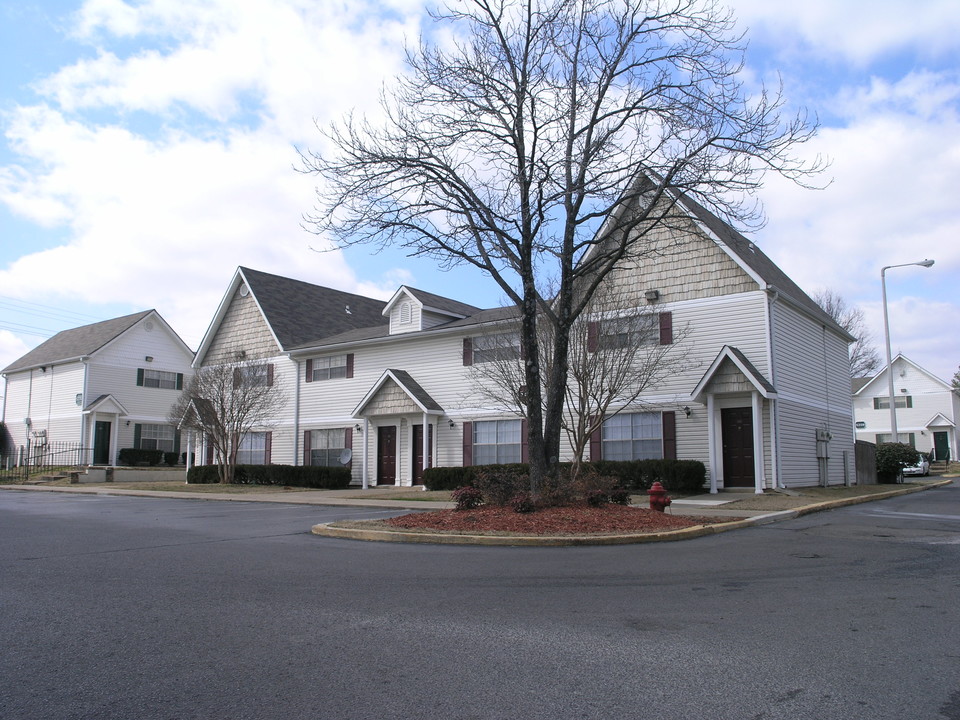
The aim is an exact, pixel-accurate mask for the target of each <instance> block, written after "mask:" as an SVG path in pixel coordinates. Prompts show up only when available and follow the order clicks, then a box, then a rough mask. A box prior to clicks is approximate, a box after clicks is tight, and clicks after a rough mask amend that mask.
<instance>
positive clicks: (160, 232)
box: [0, 0, 960, 379]
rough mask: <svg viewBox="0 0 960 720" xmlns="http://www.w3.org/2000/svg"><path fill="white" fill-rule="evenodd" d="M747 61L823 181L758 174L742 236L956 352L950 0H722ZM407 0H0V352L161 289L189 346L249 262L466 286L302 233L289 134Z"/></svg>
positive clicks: (808, 284)
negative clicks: (759, 222)
mask: <svg viewBox="0 0 960 720" xmlns="http://www.w3.org/2000/svg"><path fill="white" fill-rule="evenodd" d="M728 4H729V5H730V7H731V8H732V9H733V10H734V12H735V14H736V16H737V17H738V19H739V22H740V27H741V28H742V29H744V30H746V32H747V34H748V39H749V41H750V51H749V53H748V56H747V67H746V69H745V71H746V74H745V78H746V80H747V83H748V84H749V85H755V84H756V83H758V82H759V81H760V80H763V81H765V82H768V83H769V82H777V81H778V77H779V79H780V80H782V82H783V87H784V93H785V95H786V96H787V97H788V99H789V100H790V102H791V103H792V104H793V105H794V106H796V107H800V106H803V107H806V108H807V109H808V110H810V111H811V112H813V113H815V114H817V115H818V116H819V118H820V121H821V124H822V129H821V132H820V133H819V135H818V137H817V139H816V140H814V141H813V142H812V143H810V144H809V146H808V147H806V148H804V150H803V152H804V153H807V152H809V153H811V154H816V153H821V154H823V155H826V156H828V157H829V158H830V160H831V162H832V165H831V168H830V169H829V170H828V171H827V173H826V176H825V180H827V181H829V184H828V185H827V187H826V188H825V189H822V190H805V189H802V188H798V187H796V186H794V185H791V184H790V183H787V182H784V181H780V180H776V179H771V181H770V182H769V183H768V185H767V186H766V188H765V189H764V190H763V192H762V194H761V196H760V198H761V200H762V201H763V203H764V205H765V209H766V213H767V215H768V218H769V222H768V224H767V225H766V227H765V228H763V229H762V230H761V231H759V232H757V233H755V234H754V235H753V238H754V239H755V241H756V242H757V243H758V245H759V246H760V247H761V248H763V250H764V251H765V252H766V253H767V254H768V255H770V256H771V257H772V258H773V259H774V260H775V261H776V262H777V263H778V264H780V266H781V267H782V268H783V269H784V270H785V271H786V272H787V274H789V275H790V276H791V277H792V278H793V279H794V280H795V281H796V282H797V283H798V284H800V285H801V287H803V288H804V289H806V290H807V291H809V292H814V291H816V290H818V289H820V288H825V287H829V288H832V289H834V290H837V291H838V292H840V293H841V294H842V295H843V296H844V297H845V298H846V299H847V300H848V301H849V302H852V303H854V304H856V305H858V306H860V307H861V308H862V309H863V310H864V312H865V314H866V317H867V321H868V324H869V327H870V330H871V331H872V333H873V336H874V339H875V341H876V344H877V346H878V348H879V347H882V340H883V329H882V311H881V303H880V268H881V267H882V266H884V265H893V264H898V263H906V262H914V261H918V260H922V259H924V258H928V257H929V258H933V259H935V260H936V265H934V267H933V268H931V269H929V270H925V269H923V268H919V267H906V268H898V269H895V270H891V271H889V273H888V294H889V305H890V312H891V334H892V337H893V347H894V352H897V351H898V350H899V351H903V352H904V353H905V354H906V355H908V356H909V357H911V358H912V359H913V360H915V361H916V362H918V363H919V364H920V365H921V366H923V367H925V368H927V369H928V370H930V371H932V372H934V373H935V374H937V375H939V376H940V377H943V378H944V379H949V377H950V376H951V375H952V374H953V372H954V371H955V370H956V368H957V366H958V364H960V333H958V332H957V331H956V327H957V321H958V319H960V292H958V289H957V286H958V284H960V282H958V281H960V202H958V198H960V191H958V190H957V188H960V112H958V111H960V72H958V68H960V10H958V9H957V6H956V2H955V0H943V1H938V0H919V1H918V2H915V3H912V4H911V5H910V6H909V9H908V10H906V9H905V7H904V5H903V4H902V3H901V2H893V1H892V0H874V1H872V2H869V3H868V2H859V1H858V0H845V1H844V2H837V1H836V0H810V1H808V2H804V3H780V2H769V0H733V1H731V2H730V3H728ZM422 22H424V14H423V6H422V4H421V3H420V2H417V1H416V0H386V1H385V2H374V1H368V0H354V1H353V2H350V3H343V2H338V1H334V0H246V1H245V2H236V1H235V0H208V1H206V2H197V1H196V0H146V1H144V2H123V1H122V0H88V1H86V2H81V1H79V0H74V1H69V0H42V2H31V1H30V0H0V367H3V366H5V365H7V364H9V363H10V362H11V361H13V360H14V359H16V358H17V357H19V356H20V355H22V354H23V353H24V352H26V351H27V350H28V349H30V348H32V347H34V346H35V345H37V344H38V343H40V342H42V341H43V339H45V337H48V336H50V335H52V334H54V333H55V332H57V331H59V330H62V329H66V328H69V327H75V326H77V325H80V324H85V323H87V322H94V321H96V320H102V319H106V318H109V317H115V316H117V315H122V314H125V313H128V312H134V311H137V310H141V309H145V308H151V307H152V308H156V309H157V310H158V311H159V312H160V313H161V315H163V316H164V318H166V320H167V321H168V322H170V324H171V325H173V327H174V328H175V329H176V330H177V331H178V332H179V333H180V334H181V336H182V337H183V339H184V340H185V341H186V342H187V344H189V345H190V346H192V347H196V346H197V345H198V344H199V341H200V338H201V337H202V334H203V332H204V330H205V329H206V327H207V323H208V322H209V320H210V318H211V317H212V315H213V313H214V311H215V309H216V306H217V304H218V302H219V301H220V298H221V295H222V293H223V292H224V290H225V288H226V285H227V282H228V281H229V279H230V277H231V275H232V273H233V271H234V269H235V268H236V267H237V266H238V265H247V266H250V267H254V268H257V269H260V270H264V271H267V272H274V273H278V274H282V275H287V276H291V277H297V278H300V279H304V280H308V281H310V282H315V283H318V284H322V285H328V286H331V287H337V288H340V289H344V290H348V291H351V292H358V293H365V294H372V295H378V296H381V297H389V295H390V294H391V293H392V292H393V291H394V290H395V289H396V288H397V286H398V285H400V284H401V283H406V284H410V285H413V286H415V287H419V288H422V289H424V290H429V291H431V292H435V293H440V294H444V295H449V296H451V297H455V298H457V299H460V300H463V301H466V302H471V303H474V304H477V305H481V306H490V305H495V304H497V303H499V302H500V300H501V295H500V292H499V290H498V289H497V288H496V287H495V286H493V284H492V283H491V282H490V281H489V280H487V279H485V278H483V277H481V276H478V275H477V274H476V273H475V272H474V271H472V270H467V269H463V270H456V271H453V272H446V273H444V272H439V271H438V270H437V269H436V267H435V266H434V265H433V263H431V262H429V261H424V260H415V259H410V258H406V257H403V256H402V255H401V254H400V253H398V252H389V251H388V252H384V253H381V254H379V255H373V256H371V255H370V254H369V253H368V252H366V251H363V250H351V251H349V252H346V253H332V252H327V253H317V252H314V251H312V250H311V248H312V247H317V246H318V245H319V244H320V243H321V242H322V240H320V239H319V238H315V237H313V236H311V235H309V234H308V233H306V232H305V231H304V230H303V229H302V228H301V227H300V222H301V215H302V214H303V213H305V212H308V211H309V210H310V209H311V207H312V204H313V190H314V183H315V179H314V178H311V177H306V176H303V175H299V174H298V173H295V172H294V171H293V169H292V168H293V166H294V165H295V164H296V162H297V156H296V151H295V148H296V147H311V148H318V147H319V142H320V139H319V134H318V132H317V130H316V128H315V126H314V119H316V120H317V121H318V122H320V123H321V124H325V123H327V122H329V121H331V120H333V119H336V118H339V117H341V116H342V115H343V114H344V113H345V112H347V111H348V110H350V109H352V108H355V109H357V110H358V111H360V112H367V113H373V114H375V113H376V112H377V108H376V105H377V93H378V89H379V87H380V85H381V83H382V82H383V81H384V80H385V79H387V78H389V77H390V76H391V75H393V74H395V73H396V72H398V71H399V70H400V69H401V61H402V46H403V41H404V38H415V37H416V35H417V33H418V30H419V27H420V25H421V23H422Z"/></svg>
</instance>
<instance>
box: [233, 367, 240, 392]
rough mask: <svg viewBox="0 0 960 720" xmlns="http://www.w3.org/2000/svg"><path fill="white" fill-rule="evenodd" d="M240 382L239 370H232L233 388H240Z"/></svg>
mask: <svg viewBox="0 0 960 720" xmlns="http://www.w3.org/2000/svg"><path fill="white" fill-rule="evenodd" d="M240 380H241V375H240V368H234V369H233V387H234V388H238V387H240Z"/></svg>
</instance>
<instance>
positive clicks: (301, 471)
mask: <svg viewBox="0 0 960 720" xmlns="http://www.w3.org/2000/svg"><path fill="white" fill-rule="evenodd" d="M187 482H188V483H189V484H191V485H194V484H195V485H212V484H215V483H218V482H220V476H219V474H218V472H217V466H216V465H200V466H194V467H192V468H190V470H189V471H188V472H187ZM233 484H234V485H280V486H286V487H305V488H314V489H317V490H341V489H343V488H346V487H349V486H350V468H346V467H323V466H320V465H307V466H303V465H237V466H236V467H235V468H234V474H233Z"/></svg>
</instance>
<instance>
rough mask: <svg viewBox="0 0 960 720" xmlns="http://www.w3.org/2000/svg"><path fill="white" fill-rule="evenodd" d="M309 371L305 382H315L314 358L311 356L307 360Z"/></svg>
mask: <svg viewBox="0 0 960 720" xmlns="http://www.w3.org/2000/svg"><path fill="white" fill-rule="evenodd" d="M306 366H307V371H306V374H305V377H304V378H303V380H304V382H313V358H310V359H309V360H307V362H306Z"/></svg>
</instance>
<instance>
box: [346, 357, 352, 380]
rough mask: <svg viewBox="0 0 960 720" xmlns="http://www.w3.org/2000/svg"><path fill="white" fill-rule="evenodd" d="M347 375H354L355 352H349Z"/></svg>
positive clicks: (349, 376)
mask: <svg viewBox="0 0 960 720" xmlns="http://www.w3.org/2000/svg"><path fill="white" fill-rule="evenodd" d="M346 377H348V378H352V377H353V353H347V374H346Z"/></svg>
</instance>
